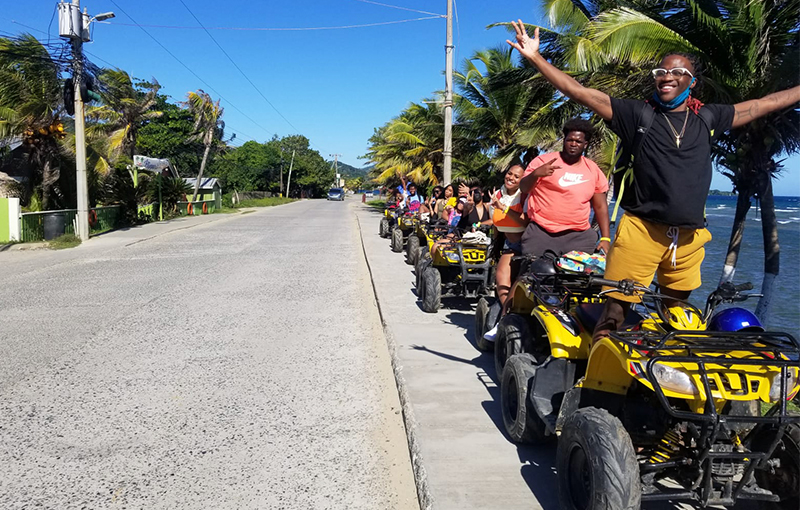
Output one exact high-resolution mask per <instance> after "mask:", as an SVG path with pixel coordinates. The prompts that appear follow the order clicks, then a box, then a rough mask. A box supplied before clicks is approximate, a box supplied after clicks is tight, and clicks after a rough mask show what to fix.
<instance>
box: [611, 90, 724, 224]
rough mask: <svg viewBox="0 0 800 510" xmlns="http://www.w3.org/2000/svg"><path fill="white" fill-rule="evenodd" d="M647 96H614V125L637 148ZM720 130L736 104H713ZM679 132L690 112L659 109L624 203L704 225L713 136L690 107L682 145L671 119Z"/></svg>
mask: <svg viewBox="0 0 800 510" xmlns="http://www.w3.org/2000/svg"><path fill="white" fill-rule="evenodd" d="M642 104H643V102H642V101H635V100H632V99H616V98H613V97H612V98H611V109H612V112H613V117H612V119H611V122H610V123H609V124H610V127H611V130H612V131H613V132H614V133H616V134H617V135H618V136H619V137H620V139H621V143H622V145H623V147H625V148H626V149H629V150H632V146H633V139H634V135H635V133H636V128H637V127H638V122H639V117H640V115H641V111H642ZM702 108H704V109H705V108H708V109H711V110H713V113H714V126H713V129H714V131H715V134H716V135H719V134H721V133H722V132H723V131H727V130H729V129H730V128H731V124H732V123H733V114H734V108H733V106H731V105H719V104H709V105H704V106H703V107H702ZM665 115H666V117H667V118H668V119H669V121H670V122H671V123H672V126H673V128H674V129H675V131H677V132H678V133H680V132H681V129H682V128H683V122H684V119H686V112H685V111H682V112H664V113H662V110H661V109H657V110H656V115H655V119H654V120H653V125H652V126H651V127H650V130H649V131H648V132H647V134H646V135H645V137H644V141H643V143H642V150H641V153H640V154H639V157H638V158H636V159H635V160H634V163H633V185H632V186H626V188H625V192H624V194H623V196H622V202H621V204H620V205H621V206H622V207H623V208H624V209H625V210H626V211H628V212H630V213H631V214H634V215H636V216H639V217H640V218H644V219H646V220H649V221H653V222H657V223H663V224H666V225H670V226H674V227H686V228H703V227H704V223H705V222H704V217H703V216H704V214H703V212H704V208H705V204H706V199H707V198H708V190H709V188H710V187H711V172H712V170H711V136H710V133H709V132H708V129H707V128H706V125H705V123H703V121H702V120H701V119H700V118H699V117H698V116H697V115H696V114H695V113H694V112H691V111H690V112H689V117H688V120H687V121H686V132H685V133H684V136H683V138H682V139H681V146H680V147H678V146H677V145H676V143H675V135H674V134H673V132H672V130H671V129H670V127H669V125H668V124H667V120H666V119H665V118H664V116H665Z"/></svg>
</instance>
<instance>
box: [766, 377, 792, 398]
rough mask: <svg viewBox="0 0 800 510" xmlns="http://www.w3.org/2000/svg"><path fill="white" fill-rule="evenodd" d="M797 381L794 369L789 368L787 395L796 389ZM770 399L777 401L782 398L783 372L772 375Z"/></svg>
mask: <svg viewBox="0 0 800 510" xmlns="http://www.w3.org/2000/svg"><path fill="white" fill-rule="evenodd" d="M794 383H795V375H794V370H792V369H788V370H786V396H787V398H788V396H789V395H790V394H791V393H792V390H793V389H794ZM769 399H770V401H771V402H777V401H778V400H780V399H781V374H780V373H778V374H775V375H774V376H772V386H771V387H770V389H769Z"/></svg>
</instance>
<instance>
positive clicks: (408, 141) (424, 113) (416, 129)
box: [365, 104, 444, 184]
mask: <svg viewBox="0 0 800 510" xmlns="http://www.w3.org/2000/svg"><path fill="white" fill-rule="evenodd" d="M433 108H435V107H433V106H430V105H428V106H421V105H417V104H412V105H411V106H410V107H409V108H407V109H406V110H404V111H403V112H402V113H401V114H400V115H399V116H398V117H396V118H394V119H392V120H391V121H390V122H388V123H387V124H385V125H384V126H382V127H381V128H379V129H377V130H376V131H375V133H374V134H373V135H372V137H371V138H370V147H369V150H368V151H367V154H366V156H365V157H366V158H367V159H368V160H369V161H370V162H372V163H374V164H375V169H374V170H373V175H374V176H375V180H376V181H377V182H379V183H382V184H383V183H387V182H390V181H396V180H398V179H400V178H405V177H409V178H411V179H413V180H414V181H415V182H417V183H419V184H423V183H427V182H432V183H438V180H439V178H438V176H437V172H436V171H435V170H434V169H435V162H437V160H440V159H441V149H440V145H438V144H431V143H430V141H429V140H426V139H425V138H426V135H427V137H428V138H429V137H430V135H431V131H432V130H431V129H430V127H431V124H432V123H433V124H435V122H433V121H432V119H431V117H435V116H436V115H432V111H431V110H432V109H433ZM426 123H427V125H426ZM442 125H443V124H442ZM442 133H444V129H443V128H442Z"/></svg>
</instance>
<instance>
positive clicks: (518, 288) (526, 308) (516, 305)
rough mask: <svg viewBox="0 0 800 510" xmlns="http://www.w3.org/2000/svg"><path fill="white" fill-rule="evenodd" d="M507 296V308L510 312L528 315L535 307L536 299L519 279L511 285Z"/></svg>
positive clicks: (526, 285)
mask: <svg viewBox="0 0 800 510" xmlns="http://www.w3.org/2000/svg"><path fill="white" fill-rule="evenodd" d="M508 295H509V297H510V299H511V306H510V307H509V311H510V312H513V313H518V314H521V315H530V314H531V312H532V311H533V309H534V308H535V307H536V298H535V297H534V296H533V294H532V293H531V291H530V288H529V286H528V284H527V283H526V282H525V281H524V280H523V279H519V280H517V281H516V282H514V283H513V285H512V286H511V291H510V292H509V294H508Z"/></svg>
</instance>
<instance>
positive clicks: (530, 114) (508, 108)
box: [454, 48, 578, 169]
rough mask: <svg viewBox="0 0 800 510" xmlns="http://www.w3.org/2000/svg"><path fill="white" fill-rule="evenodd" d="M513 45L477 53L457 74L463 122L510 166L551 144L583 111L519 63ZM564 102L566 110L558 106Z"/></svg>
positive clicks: (495, 158) (495, 160)
mask: <svg viewBox="0 0 800 510" xmlns="http://www.w3.org/2000/svg"><path fill="white" fill-rule="evenodd" d="M511 57H512V55H511V48H496V49H490V50H484V51H478V52H476V53H475V54H474V55H473V56H472V57H471V58H469V59H467V60H465V61H464V64H463V66H462V67H463V70H462V71H460V72H457V73H455V75H454V77H455V82H456V85H457V87H458V90H459V95H458V96H456V113H457V119H458V125H459V127H460V128H461V130H462V133H463V136H466V137H468V138H472V139H474V140H475V141H476V142H478V144H479V146H480V147H481V149H482V150H483V151H485V152H486V153H487V154H489V155H490V156H491V160H492V164H493V166H494V167H495V168H499V169H504V168H506V167H507V166H508V165H509V164H510V163H511V161H512V160H514V159H516V158H519V157H521V156H522V154H523V153H524V152H525V151H526V150H528V149H529V148H530V147H536V146H550V145H552V144H553V143H554V142H555V141H556V140H557V139H558V138H559V137H560V132H561V126H562V125H563V123H564V121H566V118H564V115H566V116H567V118H569V116H572V115H574V114H575V112H576V111H578V109H577V108H576V107H575V106H574V105H573V104H566V105H565V104H563V103H564V101H563V100H561V101H559V100H558V99H557V98H556V97H555V95H554V93H553V88H552V86H551V85H550V84H549V83H547V82H546V81H545V80H543V79H536V71H535V70H533V69H531V68H529V67H520V66H517V65H516V64H515V63H514V62H513V61H512V58H511ZM559 103H562V104H561V108H556V106H558V105H559Z"/></svg>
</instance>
